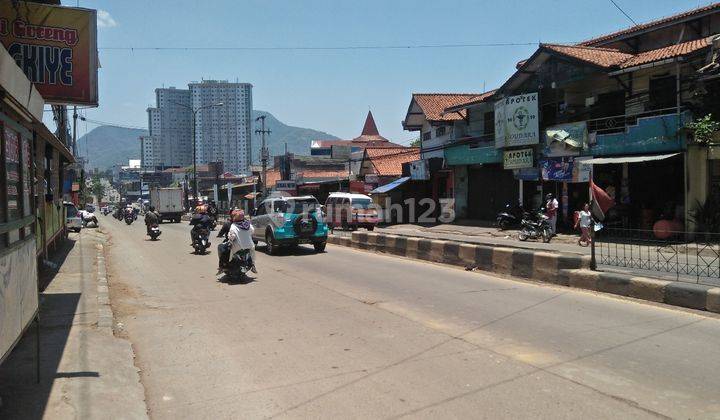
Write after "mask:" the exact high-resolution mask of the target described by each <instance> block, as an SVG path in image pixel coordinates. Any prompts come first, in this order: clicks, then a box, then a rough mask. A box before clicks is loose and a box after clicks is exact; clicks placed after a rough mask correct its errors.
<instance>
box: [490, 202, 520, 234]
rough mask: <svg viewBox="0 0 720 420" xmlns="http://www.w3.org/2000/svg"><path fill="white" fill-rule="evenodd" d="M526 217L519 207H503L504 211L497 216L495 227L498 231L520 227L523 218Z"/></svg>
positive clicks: (508, 205) (507, 205)
mask: <svg viewBox="0 0 720 420" xmlns="http://www.w3.org/2000/svg"><path fill="white" fill-rule="evenodd" d="M525 217H527V212H526V211H525V210H524V209H523V208H522V207H521V206H520V205H519V204H515V205H511V204H510V203H508V204H506V205H505V210H504V211H502V212H500V213H498V215H497V227H498V229H500V230H507V229H510V228H511V227H517V226H521V224H522V221H523V218H525Z"/></svg>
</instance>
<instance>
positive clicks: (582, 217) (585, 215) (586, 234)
mask: <svg viewBox="0 0 720 420" xmlns="http://www.w3.org/2000/svg"><path fill="white" fill-rule="evenodd" d="M578 215H579V217H578V224H579V225H580V239H579V240H578V245H580V246H589V245H590V244H591V243H592V237H591V236H590V229H592V225H593V218H592V214H591V213H590V205H589V204H588V203H585V204H584V205H583V208H582V210H580V212H579V213H578Z"/></svg>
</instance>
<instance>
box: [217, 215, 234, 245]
mask: <svg viewBox="0 0 720 420" xmlns="http://www.w3.org/2000/svg"><path fill="white" fill-rule="evenodd" d="M237 210H239V209H238V208H237V207H236V208H234V209H232V210H231V211H230V214H229V216H230V217H228V219H227V220H226V221H225V222H224V223H223V225H222V227H221V228H220V231H219V232H218V234H217V237H218V238H222V237H225V239H227V235H228V233H230V226H232V223H233V222H232V214H233V212H235V211H237Z"/></svg>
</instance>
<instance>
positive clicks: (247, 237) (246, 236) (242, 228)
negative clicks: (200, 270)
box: [218, 210, 257, 273]
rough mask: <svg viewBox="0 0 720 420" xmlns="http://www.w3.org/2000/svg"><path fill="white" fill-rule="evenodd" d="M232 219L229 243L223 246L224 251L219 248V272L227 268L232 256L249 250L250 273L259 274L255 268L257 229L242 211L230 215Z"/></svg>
mask: <svg viewBox="0 0 720 420" xmlns="http://www.w3.org/2000/svg"><path fill="white" fill-rule="evenodd" d="M230 218H231V220H232V225H231V226H230V232H229V233H228V242H227V243H225V244H223V245H225V246H224V247H223V249H220V247H218V251H219V252H218V258H219V259H220V261H219V263H220V269H219V271H222V269H224V268H225V266H227V264H228V262H229V261H230V257H231V256H232V255H235V253H236V252H238V251H241V250H243V249H247V250H249V252H250V264H251V267H250V271H252V272H253V273H257V269H256V268H255V243H254V242H253V239H252V235H253V231H254V230H255V228H254V227H253V225H252V224H250V221H248V220H247V219H245V212H244V211H242V210H235V211H233V212H232V213H231V214H230ZM227 245H229V246H227Z"/></svg>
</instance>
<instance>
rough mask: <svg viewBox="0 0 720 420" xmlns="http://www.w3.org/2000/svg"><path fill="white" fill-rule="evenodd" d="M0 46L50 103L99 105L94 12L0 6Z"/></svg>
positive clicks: (6, 3) (25, 4)
mask: <svg viewBox="0 0 720 420" xmlns="http://www.w3.org/2000/svg"><path fill="white" fill-rule="evenodd" d="M0 42H2V44H3V45H4V46H5V48H6V49H7V51H8V53H9V54H10V55H11V56H12V57H13V59H14V60H15V62H16V63H17V65H18V67H20V69H21V70H22V71H23V73H25V75H26V76H27V77H28V79H29V80H30V81H31V82H32V83H33V84H34V85H35V87H36V88H37V90H38V92H40V94H41V95H42V96H43V98H44V99H45V101H46V102H48V103H54V104H82V105H97V104H98V89H97V68H98V63H97V15H96V11H95V10H91V9H81V8H74V7H62V6H51V5H46V4H39V3H32V2H25V1H20V2H17V6H13V2H11V1H4V2H0Z"/></svg>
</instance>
